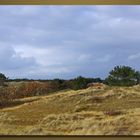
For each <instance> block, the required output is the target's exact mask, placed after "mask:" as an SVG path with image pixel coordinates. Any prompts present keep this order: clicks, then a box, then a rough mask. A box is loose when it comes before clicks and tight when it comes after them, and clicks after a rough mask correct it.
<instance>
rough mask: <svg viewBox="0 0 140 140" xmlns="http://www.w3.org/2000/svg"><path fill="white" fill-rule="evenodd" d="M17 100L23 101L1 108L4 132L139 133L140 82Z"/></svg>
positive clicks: (32, 133)
mask: <svg viewBox="0 0 140 140" xmlns="http://www.w3.org/2000/svg"><path fill="white" fill-rule="evenodd" d="M18 101H19V102H21V103H22V104H20V105H17V106H15V107H9V108H5V109H1V110H0V134H1V135H13V134H15V135H139V134H140V85H138V86H133V87H108V86H105V87H104V88H103V89H94V88H87V89H84V90H77V91H73V90H69V91H61V92H58V93H55V94H52V95H47V96H36V97H29V98H24V99H19V100H18ZM108 112H109V113H108ZM116 112H119V113H116ZM113 113H114V114H115V113H116V114H115V115H112V114H113Z"/></svg>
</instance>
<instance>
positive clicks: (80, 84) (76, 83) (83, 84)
mask: <svg viewBox="0 0 140 140" xmlns="http://www.w3.org/2000/svg"><path fill="white" fill-rule="evenodd" d="M94 82H99V83H101V82H102V80H101V79H100V78H95V79H94V78H85V77H82V76H78V77H77V78H75V79H73V80H70V81H68V87H69V88H70V89H74V90H78V89H84V88H87V85H88V84H89V83H94Z"/></svg>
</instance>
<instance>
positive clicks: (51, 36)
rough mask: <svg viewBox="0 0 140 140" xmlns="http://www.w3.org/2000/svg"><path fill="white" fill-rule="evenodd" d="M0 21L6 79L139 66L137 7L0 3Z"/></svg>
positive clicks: (1, 58)
mask: <svg viewBox="0 0 140 140" xmlns="http://www.w3.org/2000/svg"><path fill="white" fill-rule="evenodd" d="M0 21H1V22H0V64H1V65H0V72H3V73H5V74H6V75H8V76H9V77H10V78H17V77H18V78H23V77H24V78H26V77H27V78H33V79H38V78H40V79H48V78H64V79H67V78H73V77H75V76H78V75H82V76H86V77H102V78H104V77H106V76H107V74H108V72H109V71H110V70H111V69H112V68H113V67H114V66H115V65H129V66H132V67H134V68H136V69H138V70H140V64H139V58H140V6H0Z"/></svg>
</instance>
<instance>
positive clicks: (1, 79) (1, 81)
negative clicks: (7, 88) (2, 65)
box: [0, 73, 7, 86]
mask: <svg viewBox="0 0 140 140" xmlns="http://www.w3.org/2000/svg"><path fill="white" fill-rule="evenodd" d="M6 79H7V78H6V76H5V75H4V74H2V73H0V86H4V85H5V84H4V82H5V81H6Z"/></svg>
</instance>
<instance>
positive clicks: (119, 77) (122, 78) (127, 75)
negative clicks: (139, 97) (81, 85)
mask: <svg viewBox="0 0 140 140" xmlns="http://www.w3.org/2000/svg"><path fill="white" fill-rule="evenodd" d="M139 81H140V73H139V72H138V71H135V69H133V68H131V67H129V66H116V67H115V68H114V69H113V70H111V71H110V72H109V76H108V77H107V78H106V79H105V83H106V84H108V85H113V86H132V85H136V84H138V83H139Z"/></svg>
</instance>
